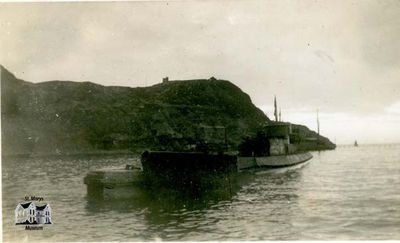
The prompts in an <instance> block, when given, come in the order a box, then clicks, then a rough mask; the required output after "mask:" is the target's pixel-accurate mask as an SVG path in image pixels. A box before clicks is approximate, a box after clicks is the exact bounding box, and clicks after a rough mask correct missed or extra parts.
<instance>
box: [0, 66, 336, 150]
mask: <svg viewBox="0 0 400 243" xmlns="http://www.w3.org/2000/svg"><path fill="white" fill-rule="evenodd" d="M1 114H2V117H1V118H2V153H3V154H4V155H15V154H30V155H35V154H69V153H90V152H99V151H103V152H104V151H138V152H140V151H141V150H143V149H161V150H162V149H171V148H177V147H180V146H182V145H185V144H188V143H192V142H193V141H194V140H195V139H196V131H198V127H199V125H201V124H203V125H211V126H213V125H220V126H225V127H226V133H227V140H228V144H229V145H231V147H232V148H233V149H235V148H236V146H237V145H238V144H239V143H240V142H241V139H242V137H244V136H246V135H248V134H251V133H254V131H256V130H257V129H258V128H259V127H260V126H262V125H263V124H265V123H266V122H268V121H269V119H268V117H267V116H266V115H265V114H264V113H263V112H262V111H261V110H260V109H258V108H257V107H255V106H254V105H253V104H252V102H251V99H250V97H249V96H248V95H247V94H245V93H243V92H242V91H241V90H240V89H239V88H238V87H237V86H235V85H234V84H232V83H230V82H229V81H225V80H216V79H213V78H212V79H207V80H206V79H202V80H186V81H168V82H166V83H160V84H157V85H154V86H151V87H145V88H129V87H105V86H101V85H98V84H94V83H90V82H71V81H50V82H42V83H37V84H33V83H30V82H26V81H23V80H20V79H18V78H16V77H15V76H14V75H13V74H12V73H10V72H9V71H8V70H6V69H5V68H4V67H2V66H1ZM304 129H305V131H307V133H308V132H311V131H309V130H308V129H307V128H305V127H304ZM326 140H327V139H326ZM327 141H329V140H327ZM311 147H313V145H312V144H311ZM314 147H315V146H314ZM322 148H328V147H327V146H326V145H323V146H322ZM311 149H312V148H311Z"/></svg>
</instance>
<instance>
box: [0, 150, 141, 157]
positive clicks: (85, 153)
mask: <svg viewBox="0 0 400 243" xmlns="http://www.w3.org/2000/svg"><path fill="white" fill-rule="evenodd" d="M111 155H113V156H114V155H120V156H122V155H127V156H139V155H140V152H139V151H138V150H135V151H129V150H111V151H107V150H105V151H103V150H93V151H81V152H77V151H76V152H63V153H20V154H3V153H2V154H1V157H2V158H52V157H79V156H111Z"/></svg>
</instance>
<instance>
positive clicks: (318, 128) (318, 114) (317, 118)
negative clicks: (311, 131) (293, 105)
mask: <svg viewBox="0 0 400 243" xmlns="http://www.w3.org/2000/svg"><path fill="white" fill-rule="evenodd" d="M318 113H319V110H318V109H317V131H318V136H319V114H318Z"/></svg>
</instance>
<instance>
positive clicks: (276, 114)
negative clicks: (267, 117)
mask: <svg viewBox="0 0 400 243" xmlns="http://www.w3.org/2000/svg"><path fill="white" fill-rule="evenodd" d="M274 116H275V121H276V122H277V121H278V109H277V107H276V95H275V96H274Z"/></svg>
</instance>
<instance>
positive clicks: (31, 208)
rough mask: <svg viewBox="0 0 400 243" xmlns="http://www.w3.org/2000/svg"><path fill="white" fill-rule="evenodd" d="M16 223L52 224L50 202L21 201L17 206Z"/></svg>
mask: <svg viewBox="0 0 400 243" xmlns="http://www.w3.org/2000/svg"><path fill="white" fill-rule="evenodd" d="M15 224H52V222H51V207H50V204H44V205H42V206H37V205H35V203H34V202H27V203H19V204H18V205H17V207H16V208H15Z"/></svg>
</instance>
